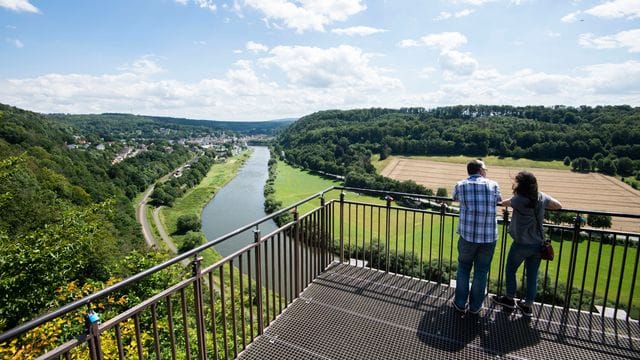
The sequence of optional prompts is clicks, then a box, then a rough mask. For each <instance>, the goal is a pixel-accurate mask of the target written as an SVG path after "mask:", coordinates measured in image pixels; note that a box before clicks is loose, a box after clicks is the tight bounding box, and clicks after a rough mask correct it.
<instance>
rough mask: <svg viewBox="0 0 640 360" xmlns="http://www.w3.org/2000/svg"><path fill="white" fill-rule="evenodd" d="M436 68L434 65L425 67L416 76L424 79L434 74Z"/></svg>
mask: <svg viewBox="0 0 640 360" xmlns="http://www.w3.org/2000/svg"><path fill="white" fill-rule="evenodd" d="M437 71H438V70H437V69H436V68H434V67H430V66H429V67H425V68H422V69H421V70H420V72H419V73H418V76H419V77H421V78H424V79H429V78H431V77H432V76H433V74H435V73H436V72H437Z"/></svg>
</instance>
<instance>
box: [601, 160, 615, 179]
mask: <svg viewBox="0 0 640 360" xmlns="http://www.w3.org/2000/svg"><path fill="white" fill-rule="evenodd" d="M600 171H602V172H603V173H605V174H607V175H611V176H613V175H615V174H616V171H617V169H616V164H615V163H614V162H613V160H611V159H604V160H602V168H600Z"/></svg>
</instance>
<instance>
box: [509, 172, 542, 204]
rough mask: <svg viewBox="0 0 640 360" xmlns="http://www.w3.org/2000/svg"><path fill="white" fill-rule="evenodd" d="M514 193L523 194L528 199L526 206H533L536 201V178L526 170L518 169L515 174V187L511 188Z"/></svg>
mask: <svg viewBox="0 0 640 360" xmlns="http://www.w3.org/2000/svg"><path fill="white" fill-rule="evenodd" d="M513 194H514V195H520V196H524V197H526V198H527V199H529V204H528V205H527V207H530V208H534V207H536V204H537V203H538V180H536V177H535V176H533V174H532V173H530V172H528V171H520V172H519V173H518V175H516V187H515V188H513Z"/></svg>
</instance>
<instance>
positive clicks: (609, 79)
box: [580, 60, 640, 105]
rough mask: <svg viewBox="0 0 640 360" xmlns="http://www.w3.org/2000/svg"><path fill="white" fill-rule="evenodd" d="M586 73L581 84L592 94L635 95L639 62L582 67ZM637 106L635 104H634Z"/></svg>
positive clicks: (639, 80)
mask: <svg viewBox="0 0 640 360" xmlns="http://www.w3.org/2000/svg"><path fill="white" fill-rule="evenodd" d="M580 70H582V71H584V72H585V73H587V76H585V78H584V80H583V82H584V84H585V85H586V87H587V88H589V89H591V91H593V92H594V93H603V94H607V93H614V94H616V93H617V94H623V93H627V94H628V93H632V94H633V93H635V94H636V96H640V95H639V94H638V84H640V62H639V61H634V60H630V61H626V62H624V63H618V64H611V63H609V64H597V65H590V66H585V67H582V68H581V69H580ZM636 105H637V102H636Z"/></svg>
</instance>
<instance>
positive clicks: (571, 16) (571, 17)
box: [560, 10, 581, 24]
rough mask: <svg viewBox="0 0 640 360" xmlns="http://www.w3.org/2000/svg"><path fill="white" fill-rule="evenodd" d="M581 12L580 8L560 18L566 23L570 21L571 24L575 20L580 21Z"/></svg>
mask: <svg viewBox="0 0 640 360" xmlns="http://www.w3.org/2000/svg"><path fill="white" fill-rule="evenodd" d="M580 13H581V12H580V10H578V11H576V12H572V13H569V14H567V15H565V16H563V17H562V18H561V19H560V21H562V22H565V23H569V24H571V23H574V22H576V21H578V15H580Z"/></svg>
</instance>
